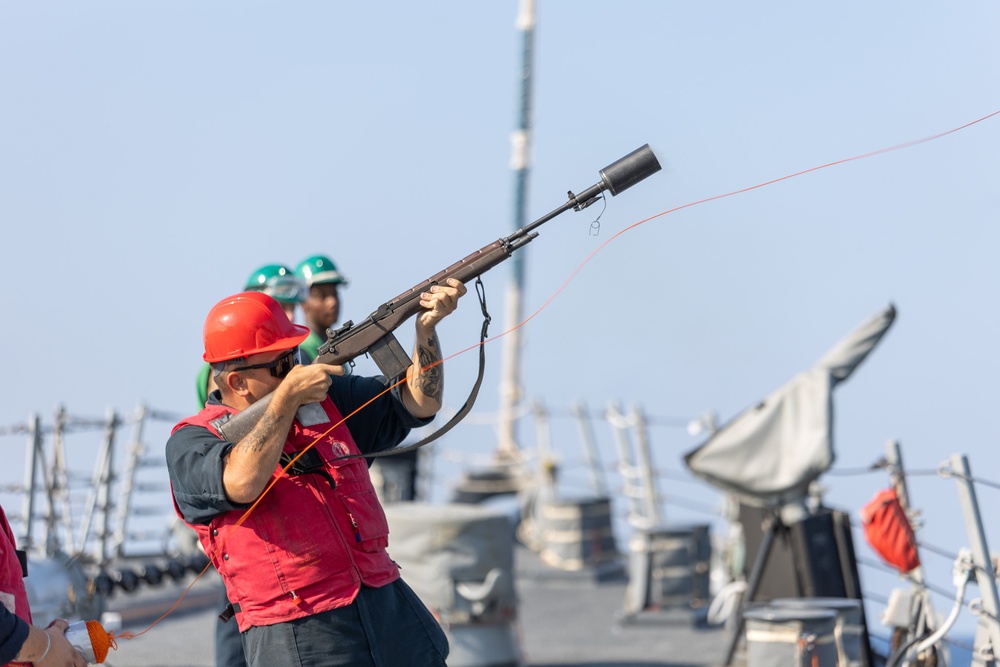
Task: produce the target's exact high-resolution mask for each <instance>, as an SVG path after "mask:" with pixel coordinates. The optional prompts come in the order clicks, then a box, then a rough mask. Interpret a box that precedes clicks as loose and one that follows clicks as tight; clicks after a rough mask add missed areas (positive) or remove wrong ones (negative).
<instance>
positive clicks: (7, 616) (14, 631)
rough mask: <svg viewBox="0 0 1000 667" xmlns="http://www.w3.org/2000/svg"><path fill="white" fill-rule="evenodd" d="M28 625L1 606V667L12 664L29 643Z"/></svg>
mask: <svg viewBox="0 0 1000 667" xmlns="http://www.w3.org/2000/svg"><path fill="white" fill-rule="evenodd" d="M29 629H30V628H28V624H27V623H25V622H24V620H23V619H21V618H19V617H18V616H17V615H15V614H12V613H11V612H9V611H7V607H5V606H3V605H2V604H0V665H6V664H7V663H8V662H12V661H13V660H14V658H15V657H17V654H18V653H20V652H21V648H22V647H23V646H24V642H26V641H28V631H29Z"/></svg>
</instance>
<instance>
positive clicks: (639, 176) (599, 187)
mask: <svg viewBox="0 0 1000 667" xmlns="http://www.w3.org/2000/svg"><path fill="white" fill-rule="evenodd" d="M659 170H660V164H659V162H658V161H657V160H656V156H655V155H653V151H652V150H651V149H650V148H649V145H648V144H647V145H645V146H642V147H641V148H638V149H637V150H635V151H632V152H631V153H629V154H628V155H626V156H625V157H623V158H621V159H619V160H617V161H616V162H614V163H612V164H610V165H608V166H607V167H605V168H604V169H602V170H601V172H600V174H601V181H600V182H599V183H597V184H596V185H592V186H591V187H589V188H587V189H586V190H585V191H583V192H581V193H580V195H579V196H577V195H574V194H573V193H572V192H570V193H569V201H567V202H566V203H565V204H563V205H562V206H560V207H559V208H557V209H555V210H554V211H552V212H550V213H548V214H546V215H544V216H542V217H541V218H539V219H538V220H535V221H534V222H532V223H531V224H528V225H525V226H524V227H522V228H521V229H519V230H517V231H516V232H514V233H513V234H511V235H510V236H507V237H505V238H502V239H499V240H497V241H494V242H493V243H490V244H489V245H486V246H484V247H482V248H480V249H479V250H477V251H476V252H474V253H472V254H470V255H468V256H467V257H465V258H464V259H462V260H460V261H458V262H455V263H454V264H452V265H451V266H449V267H448V268H446V269H444V270H443V271H441V272H439V273H436V274H435V275H433V276H431V277H430V278H428V279H427V280H425V281H424V282H422V283H419V284H418V285H415V286H414V287H412V288H411V289H408V290H406V291H405V292H403V293H402V294H400V295H399V296H397V297H396V298H394V299H391V300H389V301H386V302H385V303H383V304H382V305H381V306H379V307H378V308H377V309H375V311H374V312H372V314H371V315H369V316H368V317H367V318H365V320H364V321H363V322H361V323H360V324H354V322H347V323H345V324H344V325H343V326H342V327H340V328H339V329H336V330H335V331H330V332H328V335H329V339H328V340H327V341H326V342H325V343H323V345H322V346H320V348H319V354H318V355H317V356H316V359H314V360H313V363H323V364H332V365H335V366H336V365H343V364H345V363H348V362H350V361H351V360H353V359H355V358H356V357H359V356H361V355H362V354H365V353H370V354H371V356H372V359H373V360H374V361H375V363H376V364H377V365H378V367H379V369H380V370H381V371H382V372H383V373H384V374H385V375H386V377H388V378H390V379H391V378H396V377H398V376H400V375H401V374H402V373H404V372H405V371H406V369H407V367H408V366H409V365H410V363H411V361H410V355H408V354H407V353H406V351H405V350H403V348H402V347H401V346H400V345H399V343H398V342H397V341H396V338H395V337H394V336H393V335H392V332H393V331H395V330H396V329H397V328H398V327H399V326H400V325H401V324H402V323H403V322H405V321H406V320H408V319H409V318H410V317H412V316H413V315H415V314H416V313H417V312H419V311H420V310H421V306H420V295H421V293H423V292H426V291H428V290H429V289H430V288H431V287H433V286H434V285H441V284H445V282H446V281H447V279H448V278H456V279H457V280H460V281H462V282H463V283H467V282H469V281H470V280H473V279H475V278H477V277H478V276H480V275H482V274H483V273H486V272H487V271H489V270H490V269H492V268H493V267H494V266H496V265H497V264H500V263H501V262H503V261H504V260H506V259H508V258H509V257H510V256H511V255H512V254H513V253H514V251H515V250H517V249H518V248H520V247H522V246H524V245H525V244H527V243H530V242H531V241H532V240H534V239H535V238H536V237H537V236H538V233H537V232H535V231H533V230H534V229H535V228H537V227H539V226H540V225H542V224H543V223H545V222H548V221H549V220H551V219H552V218H554V217H556V216H557V215H559V214H561V213H564V212H565V211H568V210H569V209H571V208H572V209H574V210H577V211H580V210H582V209H584V208H586V207H587V206H589V205H590V204H592V203H593V202H594V201H596V200H597V198H598V196H599V195H600V194H601V193H602V192H603V191H605V190H608V191H610V192H611V194H612V195H613V196H614V195H617V194H619V193H620V192H622V191H623V190H625V189H626V188H629V187H631V186H632V185H634V184H636V183H638V182H639V181H641V180H643V179H644V178H646V177H647V176H650V175H651V174H654V173H656V172H657V171H659ZM270 402H271V395H270V394H269V395H267V396H264V397H263V398H261V399H260V400H259V401H257V402H256V403H254V404H253V405H251V406H250V407H248V408H247V409H245V410H243V411H241V412H239V413H238V414H236V415H235V416H232V417H229V416H228V415H227V416H224V417H220V418H219V419H217V420H216V421H214V422H212V425H213V426H214V427H215V428H216V429H218V430H219V432H220V433H222V435H223V437H224V438H225V439H226V440H228V441H229V442H239V441H240V440H242V439H243V438H244V437H246V435H247V434H248V433H250V431H251V430H253V427H254V426H255V425H256V424H257V422H258V421H259V420H260V418H261V416H262V415H263V414H264V412H265V411H266V410H267V406H268V405H270Z"/></svg>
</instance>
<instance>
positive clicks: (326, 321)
mask: <svg viewBox="0 0 1000 667" xmlns="http://www.w3.org/2000/svg"><path fill="white" fill-rule="evenodd" d="M338 287H339V286H338V285H337V283H320V284H319V285H313V286H312V287H310V288H309V296H308V297H306V300H305V302H304V303H303V304H302V310H303V311H305V313H306V316H307V318H308V319H309V320H311V322H312V323H314V324H316V325H318V326H321V327H324V328H327V329H328V328H330V327H332V326H333V325H334V324H336V322H337V320H339V319H340V295H339V293H338V290H337V288H338Z"/></svg>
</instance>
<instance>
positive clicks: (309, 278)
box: [295, 255, 347, 287]
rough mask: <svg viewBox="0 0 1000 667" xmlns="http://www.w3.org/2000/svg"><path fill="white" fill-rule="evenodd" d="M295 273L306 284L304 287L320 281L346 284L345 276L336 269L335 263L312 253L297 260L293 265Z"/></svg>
mask: <svg viewBox="0 0 1000 667" xmlns="http://www.w3.org/2000/svg"><path fill="white" fill-rule="evenodd" d="M295 275H296V276H298V278H299V280H301V281H302V282H304V283H305V284H306V287H312V286H313V285H318V284H320V283H337V284H339V285H346V284H347V276H345V275H344V274H342V273H341V272H340V271H338V270H337V265H336V264H334V263H333V260H332V259H330V258H329V257H324V256H323V255H313V256H312V257H307V258H305V259H304V260H302V261H301V262H299V265H298V266H296V267H295Z"/></svg>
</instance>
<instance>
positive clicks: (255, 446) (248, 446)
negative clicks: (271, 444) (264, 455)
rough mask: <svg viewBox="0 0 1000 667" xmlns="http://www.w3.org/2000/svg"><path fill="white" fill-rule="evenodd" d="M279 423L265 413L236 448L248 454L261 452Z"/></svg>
mask: <svg viewBox="0 0 1000 667" xmlns="http://www.w3.org/2000/svg"><path fill="white" fill-rule="evenodd" d="M279 421H280V420H278V419H275V418H274V417H273V416H271V415H269V414H267V413H266V412H265V413H264V414H263V415H262V416H261V418H260V421H258V422H257V427H256V428H254V429H253V430H252V431H250V432H249V433H247V435H246V437H244V438H243V439H242V440H240V442H239V444H238V445H237V447H239V448H240V449H241V450H243V451H244V452H248V453H250V452H259V451H261V450H262V449H264V446H265V445H266V444H267V441H268V440H269V439H270V438H271V436H272V435H273V434H274V430H275V428H277V426H278V422H279Z"/></svg>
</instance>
